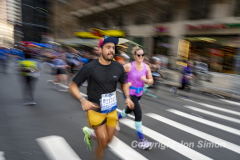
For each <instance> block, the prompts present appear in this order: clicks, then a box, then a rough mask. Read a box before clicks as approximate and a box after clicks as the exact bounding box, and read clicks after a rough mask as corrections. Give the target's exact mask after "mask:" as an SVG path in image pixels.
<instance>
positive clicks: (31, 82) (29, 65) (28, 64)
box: [18, 51, 42, 105]
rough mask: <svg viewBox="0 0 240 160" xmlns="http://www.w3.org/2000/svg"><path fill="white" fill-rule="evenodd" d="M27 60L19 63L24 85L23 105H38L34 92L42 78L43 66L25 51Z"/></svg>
mask: <svg viewBox="0 0 240 160" xmlns="http://www.w3.org/2000/svg"><path fill="white" fill-rule="evenodd" d="M25 58H26V59H24V60H20V61H19V62H18V70H19V71H20V73H21V79H22V83H23V84H22V85H23V96H24V101H25V103H24V104H23V105H31V104H37V103H36V102H35V99H34V96H33V92H34V89H35V86H36V82H37V80H38V78H39V76H40V74H39V70H40V69H41V68H42V66H41V64H40V62H39V61H37V60H36V59H34V58H32V55H31V52H29V51H25Z"/></svg>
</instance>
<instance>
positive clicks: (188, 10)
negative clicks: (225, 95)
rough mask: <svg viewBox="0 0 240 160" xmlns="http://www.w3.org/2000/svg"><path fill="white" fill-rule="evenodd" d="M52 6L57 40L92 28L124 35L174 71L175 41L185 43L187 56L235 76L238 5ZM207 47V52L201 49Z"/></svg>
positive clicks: (131, 2) (148, 1) (188, 0)
mask: <svg viewBox="0 0 240 160" xmlns="http://www.w3.org/2000/svg"><path fill="white" fill-rule="evenodd" d="M54 4H55V5H53V6H52V7H53V8H54V10H53V13H54V15H55V16H53V18H54V20H53V22H52V24H51V26H52V33H53V35H54V37H56V38H57V39H64V38H71V37H75V36H76V35H75V34H74V33H75V32H79V31H88V30H89V29H91V28H98V29H101V30H106V29H107V30H109V29H111V30H115V29H118V30H123V31H125V35H126V38H128V39H131V40H133V41H135V42H137V43H139V44H140V45H142V46H144V49H145V52H146V53H148V54H160V55H165V56H168V57H169V58H170V60H169V61H170V63H171V65H172V66H173V67H174V65H175V64H176V58H177V55H178V52H179V50H178V49H179V40H180V39H185V40H187V41H189V42H190V45H191V49H190V51H189V52H193V53H194V54H200V55H202V56H203V57H204V56H205V57H206V55H207V56H208V57H210V59H211V58H212V59H219V60H218V62H214V64H215V66H212V67H213V68H212V69H213V70H214V71H215V70H216V71H220V72H232V71H233V70H234V64H235V57H236V54H238V52H237V50H238V47H239V42H240V41H239V38H238V37H239V36H238V35H239V33H240V25H239V24H240V19H239V18H238V17H240V10H239V9H240V0H201V1H199V0H168V1H158V0H89V1H87V0H81V1H75V0H72V1H71V2H68V1H63V0H61V1H60V0H58V1H57V0H56V1H55V3H54ZM213 42H217V45H216V43H213ZM210 44H211V45H212V46H213V47H212V48H209V47H206V46H209V45H210ZM199 52H201V53H199ZM203 52H207V53H203ZM194 54H193V55H194ZM193 55H189V56H193ZM208 63H210V62H208ZM223 70H225V71H223Z"/></svg>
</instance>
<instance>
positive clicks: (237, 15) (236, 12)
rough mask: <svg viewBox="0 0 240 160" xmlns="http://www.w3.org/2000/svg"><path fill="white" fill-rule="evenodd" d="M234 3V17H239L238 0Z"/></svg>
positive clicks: (239, 1)
mask: <svg viewBox="0 0 240 160" xmlns="http://www.w3.org/2000/svg"><path fill="white" fill-rule="evenodd" d="M235 3H236V4H235V9H234V16H235V17H240V0H236V1H235Z"/></svg>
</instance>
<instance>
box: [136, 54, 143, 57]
mask: <svg viewBox="0 0 240 160" xmlns="http://www.w3.org/2000/svg"><path fill="white" fill-rule="evenodd" d="M136 56H138V57H141V56H142V57H144V54H136Z"/></svg>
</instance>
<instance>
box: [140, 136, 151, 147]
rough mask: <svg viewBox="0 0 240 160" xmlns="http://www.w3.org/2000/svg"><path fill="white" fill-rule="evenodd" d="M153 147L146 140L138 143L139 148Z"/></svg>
mask: <svg viewBox="0 0 240 160" xmlns="http://www.w3.org/2000/svg"><path fill="white" fill-rule="evenodd" d="M151 145H152V142H149V141H147V140H146V139H145V138H143V139H140V140H139V141H138V147H139V148H141V149H149V148H150V147H151Z"/></svg>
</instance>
